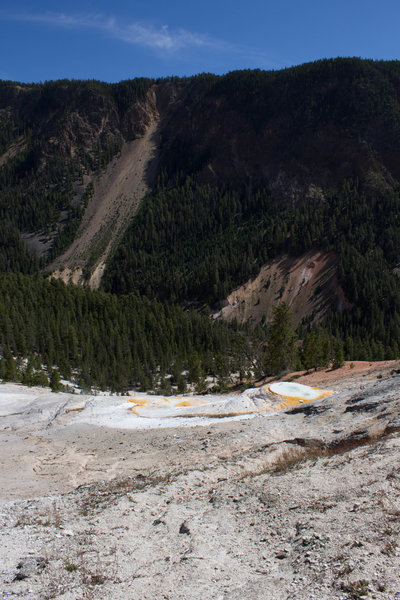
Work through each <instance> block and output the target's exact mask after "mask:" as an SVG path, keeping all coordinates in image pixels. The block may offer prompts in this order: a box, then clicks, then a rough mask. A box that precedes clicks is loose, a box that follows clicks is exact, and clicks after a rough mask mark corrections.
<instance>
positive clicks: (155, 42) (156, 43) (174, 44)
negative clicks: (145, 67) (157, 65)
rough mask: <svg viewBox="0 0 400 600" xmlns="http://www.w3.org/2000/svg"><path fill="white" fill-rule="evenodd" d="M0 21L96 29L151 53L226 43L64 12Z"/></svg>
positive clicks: (185, 32)
mask: <svg viewBox="0 0 400 600" xmlns="http://www.w3.org/2000/svg"><path fill="white" fill-rule="evenodd" d="M0 19H2V20H12V21H23V22H28V23H42V24H47V25H49V26H53V27H62V28H68V29H86V30H87V29H92V30H98V31H100V32H102V33H104V34H106V35H109V36H110V37H113V38H115V39H118V40H120V41H123V42H126V43H128V44H133V45H136V46H141V47H145V48H150V49H153V50H155V51H160V50H161V51H163V52H169V53H174V52H177V51H179V50H182V49H185V48H186V49H189V48H214V49H216V48H219V49H220V50H223V49H225V50H228V47H229V46H230V44H227V43H225V42H223V41H219V40H215V39H212V38H210V37H209V36H207V35H204V34H199V33H194V32H191V31H188V30H186V29H170V28H169V27H168V26H167V25H163V26H161V27H155V26H151V25H146V24H143V23H140V22H135V21H134V22H131V23H123V22H121V21H120V20H118V19H117V18H115V17H106V16H104V15H101V14H97V15H69V14H66V13H43V14H9V13H8V14H7V13H4V12H0Z"/></svg>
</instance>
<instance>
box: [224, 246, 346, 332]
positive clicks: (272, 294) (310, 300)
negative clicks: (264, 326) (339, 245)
mask: <svg viewBox="0 0 400 600" xmlns="http://www.w3.org/2000/svg"><path fill="white" fill-rule="evenodd" d="M336 267H337V258H336V257H335V255H333V254H327V253H325V252H308V253H307V254H305V255H303V256H301V257H299V258H293V257H289V256H281V257H279V258H277V259H275V260H273V261H271V262H270V263H268V264H266V265H264V266H263V267H262V268H261V270H260V273H259V274H258V275H257V277H256V278H255V279H253V280H249V281H247V282H246V283H245V284H244V285H242V286H240V287H239V288H237V289H236V290H234V291H233V292H232V293H231V294H230V295H229V296H228V298H227V299H226V301H225V303H224V304H225V305H224V306H223V308H222V310H221V311H220V312H218V313H217V314H215V315H214V317H215V318H223V319H226V320H228V321H232V320H233V319H236V320H237V321H238V322H239V323H244V322H247V321H252V322H254V323H259V322H260V321H261V319H262V318H263V317H265V318H266V320H267V321H268V320H269V319H270V317H271V314H272V307H273V306H275V305H276V303H277V302H280V301H282V302H286V303H287V304H289V305H290V307H291V309H292V312H293V318H294V324H295V325H297V324H298V323H300V321H301V320H302V319H303V317H305V316H307V315H310V314H312V313H315V315H316V318H317V319H318V318H321V317H322V316H323V314H324V313H325V312H326V310H327V309H328V308H329V307H331V306H332V305H333V306H334V307H335V308H338V309H339V310H341V309H343V308H346V307H347V306H348V303H347V302H346V299H345V298H344V294H343V291H342V290H341V288H340V286H339V285H338V282H337V278H336Z"/></svg>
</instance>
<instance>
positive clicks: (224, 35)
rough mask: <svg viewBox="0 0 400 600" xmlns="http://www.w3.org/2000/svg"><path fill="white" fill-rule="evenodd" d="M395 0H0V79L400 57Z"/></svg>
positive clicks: (114, 77)
mask: <svg viewBox="0 0 400 600" xmlns="http://www.w3.org/2000/svg"><path fill="white" fill-rule="evenodd" d="M399 23H400V1H399V0H380V1H379V2H378V1H376V0H374V1H371V0H336V1H335V2H333V1H332V0H280V1H279V0H275V1H274V2H272V1H270V0H264V1H261V0H242V1H238V0H230V1H229V2H228V1H220V0H213V1H212V0H201V2H200V1H198V2H192V1H191V0H186V1H182V0H175V1H174V0H170V1H166V0H164V1H161V0H153V1H151V0H147V1H144V0H126V1H121V0H115V1H114V2H110V1H109V0H81V1H79V2H78V1H77V0H70V1H69V2H68V3H67V2H65V1H64V2H61V1H58V0H52V1H50V0H30V1H29V2H28V1H26V0H14V1H10V0H2V2H1V5H0V57H1V58H0V79H11V80H14V81H24V82H31V81H45V80H49V79H60V78H69V79H72V78H75V79H90V78H95V79H101V80H104V81H120V80H121V79H129V78H133V77H137V76H146V77H162V76H168V75H179V76H182V75H191V74H194V73H201V72H211V73H218V74H220V73H226V72H228V71H232V70H235V69H243V68H252V69H253V68H261V69H281V68H284V67H288V66H292V65H296V64H300V63H303V62H308V61H311V60H316V59H318V58H326V57H336V56H361V57H364V58H375V59H398V58H400V35H399Z"/></svg>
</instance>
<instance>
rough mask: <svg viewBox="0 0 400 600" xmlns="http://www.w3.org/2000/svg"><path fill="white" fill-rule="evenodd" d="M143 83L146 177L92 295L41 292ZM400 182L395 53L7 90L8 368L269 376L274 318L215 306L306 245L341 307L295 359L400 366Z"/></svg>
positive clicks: (118, 142) (181, 384)
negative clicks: (320, 256) (150, 130)
mask: <svg viewBox="0 0 400 600" xmlns="http://www.w3.org/2000/svg"><path fill="white" fill-rule="evenodd" d="M150 91H151V93H152V94H153V96H152V104H151V111H153V112H152V114H155V113H157V115H158V116H157V118H158V119H159V126H158V127H159V130H158V136H159V137H158V140H159V141H158V150H157V151H158V162H157V173H156V176H155V178H154V181H153V182H152V185H151V190H150V192H149V194H148V195H147V196H146V198H145V199H144V200H143V202H142V204H141V207H140V209H139V210H138V212H137V213H136V214H135V215H134V216H133V218H132V221H131V223H128V224H127V228H126V232H125V234H124V236H123V237H122V239H119V240H117V242H118V243H116V245H115V247H114V250H113V253H112V256H111V260H110V261H109V262H108V264H107V265H106V270H105V274H104V277H103V280H102V283H101V287H102V291H97V292H95V291H90V290H88V289H87V288H84V287H83V288H76V287H74V286H65V285H63V284H61V283H55V282H49V281H47V280H46V279H45V278H44V275H46V276H47V275H48V266H49V264H50V263H51V262H52V260H53V259H54V258H55V257H56V256H59V255H60V254H61V253H62V252H63V251H64V250H65V249H66V248H68V246H69V245H70V244H71V242H72V240H73V239H74V237H75V236H76V234H77V231H78V229H79V225H80V223H81V220H82V217H83V214H84V212H85V210H86V208H87V206H88V203H89V201H90V199H91V197H92V196H93V193H94V182H96V181H97V180H98V179H99V178H100V179H101V177H102V175H103V174H104V171H105V169H106V167H107V165H109V164H110V161H111V160H113V159H114V158H116V157H118V156H119V154H120V152H121V149H122V147H123V146H124V144H126V143H127V142H130V141H132V140H135V139H139V138H140V137H141V136H142V135H143V133H144V131H145V129H146V127H147V124H148V120H149V114H150V113H149V110H150V109H149V93H150ZM399 182H400V62H398V61H391V62H383V61H370V60H361V59H336V60H321V61H317V62H315V63H310V64H306V65H301V66H300V67H294V68H290V69H284V70H282V71H271V72H268V71H260V70H257V71H237V72H232V73H229V74H227V75H224V76H214V75H211V74H203V75H198V76H195V77H189V78H183V79H179V78H168V79H164V80H151V79H135V80H131V81H124V82H120V83H118V84H105V83H102V82H98V81H86V82H83V81H67V80H65V81H58V82H45V83H43V84H16V83H14V82H6V81H3V82H0V217H1V218H0V354H1V357H2V358H1V362H0V365H1V366H0V369H1V371H0V377H3V378H6V379H13V378H14V379H15V378H20V379H21V378H25V379H24V380H25V381H32V377H34V376H35V377H36V378H37V377H39V379H40V377H41V378H42V381H44V379H45V378H46V380H49V379H50V378H51V376H52V374H53V377H55V378H57V375H56V374H57V373H60V374H61V375H62V376H64V377H66V378H69V377H74V378H76V380H79V382H80V384H81V385H82V386H84V387H87V388H90V387H93V386H95V387H96V386H97V387H100V388H107V387H108V388H111V389H114V390H119V391H121V390H124V389H127V388H128V387H129V386H131V387H132V386H135V387H140V388H141V389H154V388H158V389H163V390H165V392H166V393H167V392H168V391H170V389H171V386H173V387H174V388H175V389H179V390H180V391H183V390H184V389H185V388H186V386H187V385H188V384H191V383H193V384H194V385H197V386H198V389H199V390H201V389H204V388H205V383H204V382H205V378H206V377H207V376H212V377H214V379H215V381H217V382H218V383H217V384H216V385H217V387H218V388H219V389H221V388H223V387H224V386H225V385H226V384H227V382H228V381H229V373H233V372H236V373H238V376H237V378H236V380H240V379H242V380H244V379H246V377H247V376H255V375H257V376H258V375H262V374H265V373H268V372H273V371H276V370H277V367H273V366H272V365H273V364H278V363H279V361H277V362H276V361H275V362H274V360H272V358H273V357H272V358H271V357H270V358H268V352H270V353H271V352H272V350H271V349H272V348H273V343H272V341H271V339H270V338H271V335H272V334H271V331H272V329H273V328H272V327H271V328H270V330H268V327H267V326H263V327H262V328H258V329H254V328H253V329H251V328H250V327H239V326H238V325H236V324H233V325H227V324H225V323H221V322H215V321H212V320H210V318H209V314H210V312H211V311H212V310H214V309H216V308H218V307H219V306H220V305H221V302H223V300H224V299H225V298H226V297H227V295H228V294H229V293H230V292H231V291H232V290H233V289H234V288H235V287H237V286H239V285H241V284H243V283H244V282H246V281H247V280H249V279H251V278H253V277H255V276H256V275H257V273H258V272H259V270H260V268H261V267H262V266H263V265H265V264H268V262H269V261H271V260H273V259H274V258H276V257H279V256H294V257H297V256H301V255H302V254H304V253H305V252H307V251H310V250H321V251H326V252H331V253H334V254H335V255H336V256H337V279H338V283H339V284H340V286H341V289H342V290H343V293H344V295H345V298H346V309H342V310H337V307H336V306H335V305H334V304H333V303H332V306H331V309H330V310H329V311H328V312H327V313H326V314H325V316H324V319H323V321H322V322H321V321H320V322H318V323H317V322H315V319H314V315H313V314H310V315H308V316H307V317H306V319H305V320H304V321H303V323H302V324H301V325H300V327H299V329H298V331H297V338H296V341H295V344H294V348H295V351H294V353H293V357H292V361H291V362H292V364H291V365H290V366H291V367H295V366H298V367H299V366H305V367H313V366H316V364H317V363H319V364H326V363H327V362H329V361H330V360H336V361H338V362H340V360H341V359H342V357H345V358H348V359H351V360H355V359H365V360H374V359H383V358H399V357H400V348H399V343H400V281H399V278H398V275H397V273H398V269H397V267H398V264H399V263H400V260H399V256H400V223H399V214H400V210H399V209H400V183H399ZM32 240H33V242H32ZM278 302H279V298H277V303H278ZM288 318H289V321H290V314H289V317H288ZM289 337H290V336H289ZM290 339H292V338H291V337H290ZM313 347H314V348H315V349H316V350H315V352H314V355H313V353H312V352H311V348H313ZM42 367H43V368H44V369H45V370H44V371H42ZM167 375H168V377H167Z"/></svg>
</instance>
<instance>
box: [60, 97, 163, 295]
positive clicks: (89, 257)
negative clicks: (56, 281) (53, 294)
mask: <svg viewBox="0 0 400 600" xmlns="http://www.w3.org/2000/svg"><path fill="white" fill-rule="evenodd" d="M157 127H158V114H157V112H156V109H155V107H153V112H152V113H150V123H149V125H148V126H147V129H146V131H145V133H144V135H143V137H141V138H139V139H136V140H134V141H133V142H129V143H126V144H124V146H123V148H122V151H121V154H120V156H118V157H117V158H115V159H114V160H113V161H112V162H111V163H110V164H109V165H108V166H107V169H106V171H105V173H103V174H102V175H101V176H100V177H98V178H97V179H96V180H95V181H94V194H93V196H92V198H91V199H90V201H89V203H88V206H87V209H86V211H85V214H84V217H83V220H82V223H81V226H80V228H79V231H78V234H77V236H76V239H75V240H74V242H73V243H72V244H71V246H70V247H69V248H68V250H67V251H66V252H65V253H64V254H63V255H62V256H60V257H58V258H57V259H56V260H55V261H54V262H53V264H52V265H50V267H49V269H50V270H51V272H52V276H53V277H56V278H61V279H63V281H65V282H72V283H81V282H82V281H83V280H84V269H85V267H86V268H88V269H89V270H90V273H91V274H90V278H89V285H90V286H91V287H92V288H98V287H99V285H100V281H101V277H102V274H103V272H104V268H105V262H106V260H107V257H108V255H109V253H110V251H111V249H112V248H113V245H114V244H115V243H116V241H117V240H118V239H120V237H121V235H122V234H123V233H124V231H125V229H126V227H127V225H128V224H129V223H130V220H131V219H132V216H133V215H134V214H135V212H136V211H137V209H138V208H139V205H140V201H141V200H142V198H143V197H144V196H145V195H146V193H147V192H148V191H149V182H150V180H151V175H152V165H153V163H154V161H155V160H156V149H157V138H158V130H157Z"/></svg>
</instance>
